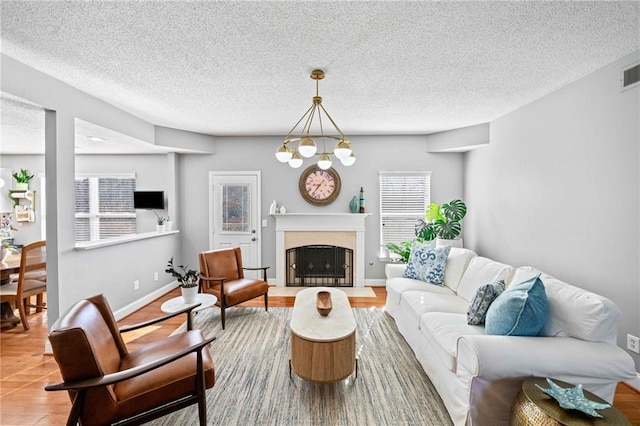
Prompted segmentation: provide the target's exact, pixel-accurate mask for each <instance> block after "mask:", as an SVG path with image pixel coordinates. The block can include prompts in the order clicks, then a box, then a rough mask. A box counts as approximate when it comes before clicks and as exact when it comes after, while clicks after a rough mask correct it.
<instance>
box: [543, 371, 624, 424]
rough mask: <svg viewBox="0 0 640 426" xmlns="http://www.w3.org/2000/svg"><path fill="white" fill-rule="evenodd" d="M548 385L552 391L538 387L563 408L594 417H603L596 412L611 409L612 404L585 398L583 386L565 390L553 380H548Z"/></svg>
mask: <svg viewBox="0 0 640 426" xmlns="http://www.w3.org/2000/svg"><path fill="white" fill-rule="evenodd" d="M547 383H549V386H551V388H550V389H545V388H543V387H541V386H539V385H536V386H537V387H538V389H540V390H541V391H542V392H544V393H546V394H547V395H550V396H551V397H553V398H554V399H555V400H556V401H558V403H559V404H560V407H562V408H565V409H573V410H579V411H582V412H583V413H586V414H589V415H590V416H593V417H602V416H601V415H600V414H598V412H597V411H596V410H604V409H605V408H609V407H611V405H610V404H601V403H599V402H595V401H591V400H590V399H587V398H586V397H585V396H584V393H583V390H582V385H578V386H576V387H574V388H563V387H560V386H558V385H557V384H555V383H554V382H553V381H552V380H551V379H547Z"/></svg>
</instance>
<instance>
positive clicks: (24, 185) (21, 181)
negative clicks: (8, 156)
mask: <svg viewBox="0 0 640 426" xmlns="http://www.w3.org/2000/svg"><path fill="white" fill-rule="evenodd" d="M13 178H14V179H15V180H16V188H15V189H18V190H21V191H26V190H28V189H29V181H30V180H31V179H33V175H29V173H28V172H27V170H26V169H20V172H19V173H13Z"/></svg>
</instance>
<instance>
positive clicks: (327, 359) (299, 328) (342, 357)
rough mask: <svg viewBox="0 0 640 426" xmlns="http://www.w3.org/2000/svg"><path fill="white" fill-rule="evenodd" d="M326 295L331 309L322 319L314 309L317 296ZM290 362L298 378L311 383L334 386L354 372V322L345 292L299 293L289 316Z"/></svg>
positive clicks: (330, 289) (309, 289)
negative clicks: (325, 293)
mask: <svg viewBox="0 0 640 426" xmlns="http://www.w3.org/2000/svg"><path fill="white" fill-rule="evenodd" d="M319 291H329V292H330V293H331V302H332V305H333V309H332V310H331V313H329V315H328V316H326V317H323V316H321V315H320V314H319V313H318V310H317V309H316V294H317V293H318V292H319ZM290 326H291V359H290V360H289V375H291V370H293V371H294V372H295V373H296V374H297V375H298V376H299V377H301V378H303V379H304V380H307V381H309V382H313V383H334V382H338V381H340V380H344V379H346V378H347V377H349V376H350V375H351V374H352V373H353V372H354V370H355V372H356V377H358V368H357V367H358V363H357V359H356V320H355V318H354V316H353V312H352V311H351V305H350V304H349V299H348V297H347V295H346V293H345V292H343V291H341V290H338V289H334V288H330V287H310V288H308V289H305V290H302V291H300V292H298V294H297V295H296V300H295V302H294V305H293V312H292V313H291V323H290Z"/></svg>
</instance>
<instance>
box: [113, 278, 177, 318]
mask: <svg viewBox="0 0 640 426" xmlns="http://www.w3.org/2000/svg"><path fill="white" fill-rule="evenodd" d="M176 287H178V281H173V282H171V283H169V284H167V285H165V286H164V287H160V288H159V289H157V290H156V291H153V292H151V293H149V294H147V295H146V296H144V297H141V298H140V299H138V300H135V301H133V302H131V303H129V304H128V305H126V306H124V307H122V308H120V309H118V310H117V311H114V312H113V316H114V317H116V321H120V320H121V319H122V318H124V317H126V316H127V315H131V314H132V313H134V312H135V311H137V310H138V309H140V308H142V307H143V306H146V305H148V304H149V303H151V302H153V301H154V300H156V299H157V298H158V297H161V296H164V295H165V294H167V293H169V292H170V291H171V290H173V289H174V288H176Z"/></svg>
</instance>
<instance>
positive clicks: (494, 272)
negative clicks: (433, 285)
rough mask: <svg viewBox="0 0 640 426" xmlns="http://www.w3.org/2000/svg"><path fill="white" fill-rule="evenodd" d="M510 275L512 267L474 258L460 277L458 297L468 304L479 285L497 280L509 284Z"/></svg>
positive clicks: (486, 259)
mask: <svg viewBox="0 0 640 426" xmlns="http://www.w3.org/2000/svg"><path fill="white" fill-rule="evenodd" d="M512 274H513V267H512V266H509V265H506V264H504V263H500V262H496V261H495V260H491V259H488V258H486V257H482V256H477V257H474V258H473V259H471V261H470V262H469V266H467V270H466V271H465V272H464V275H462V279H461V280H460V285H459V286H458V291H457V293H458V296H462V297H464V298H465V299H466V300H467V301H469V302H470V301H471V300H473V296H475V294H476V291H477V290H478V288H479V287H480V286H481V285H484V284H486V283H490V282H493V281H499V280H502V281H504V282H505V283H506V282H509V280H510V279H511V275H512Z"/></svg>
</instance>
